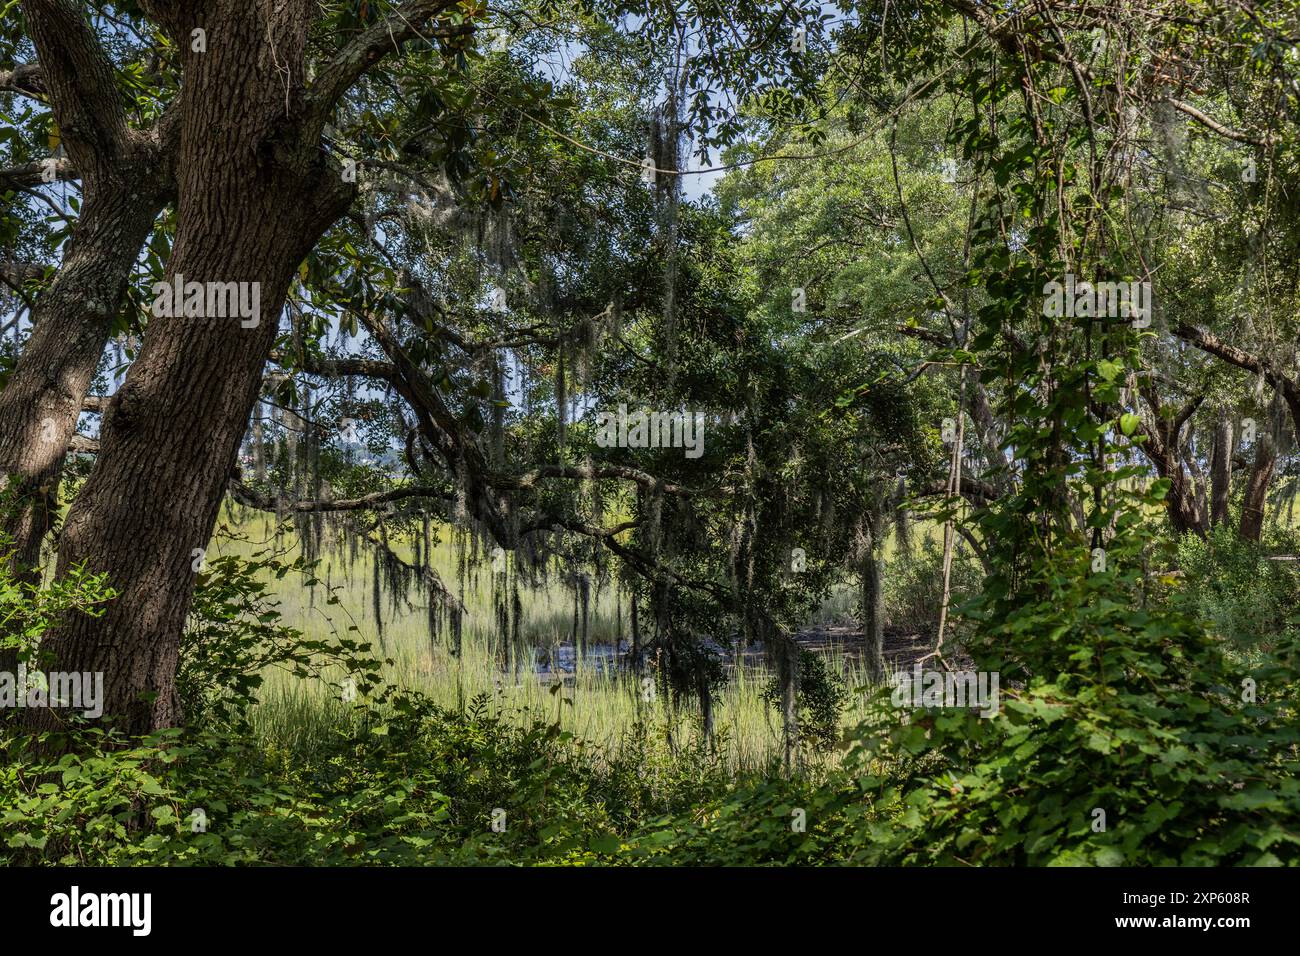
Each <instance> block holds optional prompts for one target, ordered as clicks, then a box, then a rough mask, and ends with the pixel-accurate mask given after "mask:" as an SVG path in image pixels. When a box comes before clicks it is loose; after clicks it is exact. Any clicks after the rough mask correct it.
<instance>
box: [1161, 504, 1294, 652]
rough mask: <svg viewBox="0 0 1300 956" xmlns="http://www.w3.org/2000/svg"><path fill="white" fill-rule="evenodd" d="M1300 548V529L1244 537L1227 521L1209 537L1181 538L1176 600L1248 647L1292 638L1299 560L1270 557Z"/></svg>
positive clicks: (1213, 628)
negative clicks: (1252, 538) (1254, 538)
mask: <svg viewBox="0 0 1300 956" xmlns="http://www.w3.org/2000/svg"><path fill="white" fill-rule="evenodd" d="M1295 554H1300V535H1297V534H1296V533H1295V532H1292V531H1283V530H1281V529H1275V530H1270V531H1269V532H1268V533H1267V534H1266V535H1265V539H1264V541H1263V542H1255V541H1249V540H1245V539H1243V538H1241V537H1239V536H1238V535H1237V534H1235V533H1234V532H1233V531H1232V530H1231V529H1230V528H1227V527H1225V526H1223V525H1220V526H1219V527H1216V528H1215V529H1214V530H1213V531H1212V532H1211V533H1210V535H1209V537H1208V538H1205V539H1202V538H1198V537H1196V536H1195V535H1185V536H1183V538H1182V539H1181V540H1179V542H1178V552H1177V555H1178V557H1177V560H1178V567H1179V569H1181V570H1182V572H1183V575H1184V578H1183V580H1182V582H1181V583H1180V586H1179V587H1178V589H1177V590H1176V591H1175V592H1174V594H1175V598H1174V600H1175V603H1176V604H1177V605H1178V606H1179V607H1181V608H1182V609H1183V610H1184V611H1186V613H1188V614H1190V615H1192V616H1194V617H1197V618H1200V619H1202V620H1204V621H1205V622H1206V625H1207V627H1208V628H1209V629H1210V631H1211V632H1212V633H1213V634H1215V635H1218V636H1219V637H1222V638H1225V639H1227V640H1228V641H1231V642H1232V643H1233V644H1234V645H1236V646H1238V647H1240V648H1243V649H1249V648H1254V647H1256V646H1258V645H1260V644H1266V645H1273V644H1275V643H1276V642H1278V641H1279V640H1280V641H1281V643H1282V644H1284V645H1285V644H1288V643H1290V642H1291V641H1293V640H1295V639H1296V637H1297V617H1296V615H1297V601H1296V596H1297V595H1300V562H1297V561H1286V560H1282V561H1276V560H1270V559H1269V556H1271V555H1283V556H1290V555H1295Z"/></svg>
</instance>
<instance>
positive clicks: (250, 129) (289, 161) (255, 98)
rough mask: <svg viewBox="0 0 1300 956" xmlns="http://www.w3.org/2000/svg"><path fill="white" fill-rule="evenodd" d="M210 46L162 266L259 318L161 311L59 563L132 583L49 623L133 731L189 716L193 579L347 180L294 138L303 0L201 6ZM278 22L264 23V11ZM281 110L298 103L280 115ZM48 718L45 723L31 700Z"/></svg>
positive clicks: (188, 110) (346, 195)
mask: <svg viewBox="0 0 1300 956" xmlns="http://www.w3.org/2000/svg"><path fill="white" fill-rule="evenodd" d="M206 7H207V11H206V15H205V17H204V23H203V26H204V28H205V29H206V30H207V32H208V35H209V36H210V37H214V38H215V37H220V42H219V43H218V42H212V43H210V45H209V47H208V50H207V52H204V53H193V52H187V54H186V64H185V75H186V90H185V93H184V95H183V99H182V103H183V110H182V119H181V124H182V125H181V134H180V139H181V149H180V155H179V157H178V161H177V185H178V211H179V215H178V223H177V232H176V243H175V247H174V251H173V254H172V257H171V260H170V261H169V262H168V265H167V272H166V276H165V279H166V280H167V281H172V280H174V279H175V278H176V277H177V276H183V277H184V279H185V281H186V282H187V283H188V282H201V283H207V282H223V283H225V282H237V283H251V284H252V286H251V288H253V289H257V290H258V298H259V301H260V313H259V315H258V316H257V318H258V324H257V325H256V326H255V327H252V328H243V327H241V321H240V319H239V318H238V317H226V318H214V317H203V318H199V317H178V316H168V315H163V316H156V317H155V318H153V319H152V320H151V321H150V323H149V325H148V328H147V331H146V335H145V340H144V345H143V348H142V349H141V352H140V355H139V357H138V358H137V360H136V362H135V363H134V364H133V365H132V367H131V370H130V372H129V373H128V375H127V379H126V381H125V383H124V384H123V386H122V388H121V389H120V390H119V391H118V393H117V394H116V395H115V396H114V398H113V400H112V402H111V403H110V405H109V408H108V411H107V413H106V415H105V421H104V430H103V439H102V441H101V444H100V454H99V460H98V463H97V465H96V468H95V470H94V472H93V473H92V475H91V477H90V479H89V480H88V481H87V483H86V486H85V488H84V489H83V491H82V493H81V494H80V495H79V496H78V498H77V500H76V502H75V503H74V505H73V507H72V510H71V512H70V513H69V515H68V519H67V522H66V525H65V527H64V530H63V535H62V543H61V548H60V553H59V565H58V571H59V573H60V574H63V573H64V572H66V570H67V569H68V568H69V567H70V566H71V565H73V564H75V563H79V562H83V561H84V562H85V564H86V566H87V567H88V568H89V569H90V570H91V571H94V572H106V573H107V574H108V575H109V579H110V581H111V582H112V583H113V584H114V585H115V586H116V587H117V588H118V589H119V591H120V596H119V597H118V598H117V599H116V600H114V601H113V602H111V604H109V605H108V607H107V609H106V611H105V613H104V614H103V616H102V617H98V618H92V617H87V616H76V617H74V618H73V619H71V620H69V621H67V622H66V623H64V624H61V625H60V626H59V627H58V628H56V629H55V630H53V631H52V632H51V633H50V634H48V635H47V637H46V639H45V642H44V644H43V650H46V651H48V652H50V654H51V656H52V658H53V664H52V665H51V666H52V667H54V668H55V669H59V670H73V671H102V672H103V673H104V675H105V682H104V695H105V701H104V710H105V714H106V715H114V716H115V717H118V718H120V719H121V722H122V726H123V727H124V729H125V730H127V731H128V732H131V733H141V732H146V731H149V730H152V729H155V728H157V727H162V726H169V725H171V724H173V723H175V722H176V721H177V720H178V718H179V716H180V715H179V713H178V708H177V702H176V700H175V675H176V666H177V661H178V654H179V644H180V633H181V629H182V627H183V625H184V622H185V616H186V613H187V611H188V607H189V603H190V598H191V595H192V592H193V588H194V582H195V577H196V574H195V571H194V570H193V564H194V561H195V558H194V552H195V551H196V549H203V548H206V547H207V544H208V540H209V537H210V535H211V532H212V527H213V524H214V522H215V519H216V515H217V510H218V508H219V506H220V503H221V501H222V497H223V494H224V492H225V488H226V485H227V482H228V480H229V477H230V474H231V470H232V467H233V464H234V460H235V455H236V452H237V450H238V446H239V442H240V439H241V438H242V436H243V434H244V432H245V429H246V428H247V425H248V417H249V414H250V412H251V410H252V408H253V404H254V402H255V400H256V398H257V394H258V390H259V385H260V383H261V378H262V370H263V366H264V364H265V362H266V359H267V356H268V354H269V352H270V351H271V347H272V345H273V343H274V341H275V337H276V334H277V325H278V320H279V316H280V312H281V310H282V307H283V304H284V300H285V296H286V294H287V292H288V289H289V285H290V282H291V281H292V279H293V276H294V275H295V273H296V272H297V269H298V266H299V264H300V263H301V262H302V260H303V258H304V257H305V256H306V254H307V253H308V252H309V251H310V250H311V248H312V246H313V245H314V244H315V242H316V241H317V240H318V238H319V237H320V235H321V234H322V233H323V232H324V230H325V229H327V228H328V227H329V225H330V224H331V223H333V222H334V221H335V220H336V219H337V218H338V217H339V216H341V215H342V213H343V212H344V211H345V210H346V207H347V205H348V203H349V201H350V199H351V195H352V189H351V187H349V186H348V185H346V184H345V183H343V182H342V180H341V178H340V177H339V176H338V173H337V171H336V170H333V169H331V167H330V166H329V164H327V162H326V161H325V160H324V157H323V154H322V153H321V152H320V151H319V150H318V149H317V148H316V145H315V143H314V142H313V143H311V144H310V145H302V144H299V143H296V142H295V141H294V140H293V139H292V137H293V136H294V135H295V132H296V124H295V123H294V122H293V117H294V116H295V114H296V109H297V108H298V107H299V106H300V103H298V102H297V101H298V99H299V94H300V92H301V90H302V69H303V46H304V42H305V37H306V21H307V15H308V8H307V4H306V3H305V0H294V2H291V3H288V4H281V5H277V6H276V7H274V8H271V9H270V11H269V13H268V9H267V8H258V9H256V10H250V9H247V8H246V7H245V6H244V5H243V4H242V3H236V2H235V0H221V2H212V3H209V4H207V5H206ZM268 21H269V22H268ZM286 114H287V115H286ZM30 713H31V719H33V720H35V722H36V724H37V726H41V725H42V721H43V720H49V718H48V717H47V716H44V715H45V714H46V712H45V711H40V710H33V711H31V712H30Z"/></svg>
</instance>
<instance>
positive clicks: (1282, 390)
mask: <svg viewBox="0 0 1300 956" xmlns="http://www.w3.org/2000/svg"><path fill="white" fill-rule="evenodd" d="M1173 333H1174V335H1176V336H1178V337H1179V338H1180V339H1182V340H1183V341H1185V342H1190V343H1191V344H1192V345H1195V346H1196V347H1197V348H1198V349H1200V350H1201V351H1202V352H1205V353H1207V354H1209V355H1213V356H1214V357H1215V358H1219V359H1222V360H1223V361H1225V362H1227V363H1228V364H1229V365H1235V366H1237V368H1240V369H1244V370H1245V371H1247V372H1252V373H1254V374H1255V375H1263V376H1264V381H1266V382H1268V384H1269V385H1271V386H1272V387H1273V388H1274V389H1276V390H1277V392H1278V394H1279V395H1281V396H1282V400H1283V401H1284V402H1286V406H1287V408H1288V409H1289V410H1290V412H1291V419H1292V421H1293V422H1294V423H1295V426H1296V432H1297V434H1300V383H1297V382H1296V381H1295V379H1292V378H1289V377H1287V376H1286V375H1284V374H1283V373H1282V372H1281V371H1279V370H1278V368H1277V367H1276V366H1274V365H1273V363H1272V362H1269V361H1267V360H1265V359H1263V358H1260V357H1259V356H1258V355H1255V354H1254V353H1252V352H1247V351H1246V350H1245V349H1242V348H1238V347H1237V346H1235V345H1229V344H1228V343H1227V342H1224V341H1223V340H1222V339H1220V338H1218V336H1216V335H1215V334H1214V333H1212V332H1210V331H1208V330H1207V329H1203V328H1201V327H1200V326H1196V325H1191V324H1189V323H1187V322H1179V323H1178V324H1177V325H1175V326H1174V327H1173Z"/></svg>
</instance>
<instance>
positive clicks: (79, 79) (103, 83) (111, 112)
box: [23, 0, 130, 180]
mask: <svg viewBox="0 0 1300 956" xmlns="http://www.w3.org/2000/svg"><path fill="white" fill-rule="evenodd" d="M23 12H24V13H25V14H26V16H27V24H28V28H29V30H30V32H31V38H32V42H33V43H34V44H35V46H36V52H37V54H38V57H39V60H40V64H41V72H42V75H43V77H44V80H45V84H46V86H47V88H48V89H49V93H50V105H51V107H52V108H53V111H54V119H55V122H57V123H58V126H59V136H60V139H61V140H62V142H63V143H64V145H65V146H66V147H67V150H68V155H69V156H71V157H72V160H73V162H75V163H76V164H77V166H78V167H80V169H81V173H82V176H83V177H86V178H88V179H90V180H96V179H105V178H110V177H112V176H114V175H115V166H116V164H117V163H118V162H119V160H121V159H122V157H123V156H125V154H126V153H127V151H128V148H129V145H130V132H129V130H128V128H127V123H126V111H125V110H124V109H123V108H122V101H121V98H120V97H119V96H118V94H117V77H116V75H115V73H114V71H113V65H112V63H111V62H110V61H109V59H108V57H107V56H106V55H105V54H104V51H103V49H102V48H101V46H100V44H99V40H98V38H97V37H96V36H95V34H94V32H93V31H92V30H91V28H90V26H89V24H87V23H86V19H85V17H84V16H83V14H82V10H81V5H80V4H74V3H71V2H69V0H23Z"/></svg>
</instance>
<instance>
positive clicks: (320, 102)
mask: <svg viewBox="0 0 1300 956" xmlns="http://www.w3.org/2000/svg"><path fill="white" fill-rule="evenodd" d="M454 5H455V0H408V2H406V3H403V4H402V5H401V6H399V7H398V8H397V9H395V10H393V11H392V12H391V13H389V14H388V16H386V17H385V18H384V19H382V20H380V21H379V22H378V23H376V24H375V25H374V26H371V27H369V28H368V29H366V30H365V31H363V32H362V33H361V34H360V35H359V36H357V37H356V38H354V39H353V40H352V41H351V42H350V43H348V44H347V46H345V47H343V49H341V50H340V51H339V52H338V53H337V54H336V55H335V56H334V58H333V59H332V60H330V61H329V62H328V63H326V64H325V66H324V67H323V68H322V69H321V70H320V71H319V72H318V73H317V74H316V80H315V82H314V83H313V84H312V87H311V90H310V92H309V93H308V97H307V123H306V126H305V130H304V131H305V133H306V136H307V138H308V139H312V138H315V137H317V136H319V134H320V131H321V130H322V129H324V127H325V123H326V122H327V121H328V119H329V116H330V113H332V112H333V110H334V107H335V104H337V103H338V101H339V100H340V99H342V98H343V95H344V94H345V93H347V91H348V90H349V89H350V88H351V87H352V85H353V84H354V83H356V82H357V80H359V79H360V78H361V77H362V76H363V75H364V74H365V73H366V71H367V70H369V69H370V68H371V67H373V66H374V65H375V64H376V63H378V62H379V61H380V60H381V59H382V58H383V57H384V56H385V55H387V54H389V53H397V52H401V48H402V44H403V43H406V42H407V41H409V40H414V39H417V38H425V39H433V38H435V37H438V38H443V39H446V38H449V37H452V36H466V35H468V34H471V33H473V32H474V26H473V24H462V25H460V26H455V27H452V26H431V25H429V21H430V20H432V19H434V18H435V17H437V16H438V15H439V14H441V13H442V12H443V11H445V10H447V9H448V8H449V7H452V6H454Z"/></svg>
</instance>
